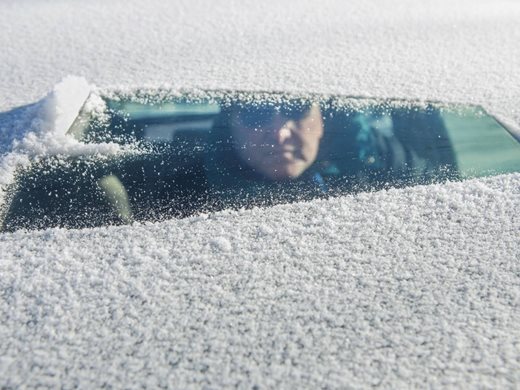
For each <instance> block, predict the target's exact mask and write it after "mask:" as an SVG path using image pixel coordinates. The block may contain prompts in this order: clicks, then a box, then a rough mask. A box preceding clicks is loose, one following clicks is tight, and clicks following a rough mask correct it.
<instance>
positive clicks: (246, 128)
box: [231, 105, 323, 180]
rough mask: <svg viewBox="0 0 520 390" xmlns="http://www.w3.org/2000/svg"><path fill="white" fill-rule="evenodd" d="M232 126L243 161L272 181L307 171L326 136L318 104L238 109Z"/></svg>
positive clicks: (293, 176)
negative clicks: (298, 107)
mask: <svg viewBox="0 0 520 390" xmlns="http://www.w3.org/2000/svg"><path fill="white" fill-rule="evenodd" d="M231 127H232V135H233V138H234V140H235V143H236V147H237V152H238V155H239V156H240V158H241V159H242V160H243V161H244V162H245V163H246V164H247V165H249V167H251V168H252V169H254V170H255V171H256V172H257V173H260V174H261V175H263V176H265V177H267V178H268V179H271V180H283V179H292V178H296V177H298V176H300V175H301V174H302V173H303V172H305V170H306V169H307V168H308V167H309V166H310V165H311V164H312V163H313V162H314V160H315V159H316V156H317V154H318V150H319V145H320V140H321V137H322V136H323V119H322V115H321V111H320V108H319V106H318V105H311V106H309V107H306V108H300V109H297V108H296V109H295V108H291V109H284V107H282V108H275V107H272V106H271V107H262V106H259V107H255V108H250V107H245V108H237V109H236V110H235V111H234V112H233V115H232V126H231Z"/></svg>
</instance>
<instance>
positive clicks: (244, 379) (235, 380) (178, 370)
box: [0, 174, 520, 388]
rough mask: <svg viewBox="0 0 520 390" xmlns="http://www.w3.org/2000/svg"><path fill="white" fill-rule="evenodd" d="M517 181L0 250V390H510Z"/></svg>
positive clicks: (517, 267)
mask: <svg viewBox="0 0 520 390" xmlns="http://www.w3.org/2000/svg"><path fill="white" fill-rule="evenodd" d="M519 207H520V174H513V175H508V176H499V177H494V178H488V179H480V180H471V181H467V182H464V183H450V184H444V185H432V186H421V187H415V188H407V189H402V190H389V191H381V192H377V193H368V194H361V195H358V196H351V197H343V198H338V199H331V200H327V201H315V202H311V203H302V204H294V205H283V206H277V207H273V208H271V209H265V210H262V209H254V210H248V211H241V212H225V213H218V214H215V215H208V216H202V217H197V218H190V219H185V220H179V221H169V222H164V223H160V224H145V225H134V226H126V227H117V228H97V229H88V230H83V231H70V230H69V231H68V230H63V229H51V230H47V231H42V232H16V233H12V234H3V235H2V240H0V253H1V254H2V261H1V262H0V274H1V275H2V278H0V290H1V291H3V294H2V298H1V299H0V313H2V318H3V320H2V325H1V333H2V337H1V338H0V350H1V351H2V356H1V358H0V359H1V360H0V361H1V364H0V385H3V386H6V387H37V386H43V385H46V386H49V387H60V386H63V387H74V386H78V385H79V387H88V388H98V387H101V386H107V387H116V388H123V387H134V386H135V387H159V386H164V387H176V388H187V387H204V386H205V384H211V387H215V388H220V387H223V388H224V387H225V388H227V387H235V386H238V387H244V388H252V387H254V386H255V385H256V386H258V387H260V388H264V387H269V388H271V387H275V388H288V387H293V386H294V385H295V384H298V385H299V387H306V388H323V387H329V388H345V387H367V386H369V385H373V386H376V385H381V386H382V387H385V388H386V387H391V388H403V387H404V388H408V387H446V386H447V387H468V386H469V387H485V388H508V387H515V385H516V384H517V383H518V382H519V381H520V376H519V375H520V362H519V360H518V356H519V355H520V350H519V347H520V344H519V343H518V341H519V340H520V327H519V326H518V324H519V323H520V311H519V310H518V305H519V303H520V289H519V286H520V250H519V245H518V233H519V232H520V215H519V214H518V213H517V212H515V210H518V209H519Z"/></svg>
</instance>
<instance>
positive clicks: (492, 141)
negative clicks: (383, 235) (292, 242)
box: [2, 93, 520, 231]
mask: <svg viewBox="0 0 520 390" xmlns="http://www.w3.org/2000/svg"><path fill="white" fill-rule="evenodd" d="M88 106H89V105H88V104H86V105H85V107H88ZM69 134H70V136H71V137H75V138H77V139H78V140H81V141H82V142H85V143H101V142H115V143H118V144H121V145H124V146H126V148H125V149H124V151H123V152H121V153H120V154H118V155H116V156H69V157H67V156H49V157H48V158H45V159H40V160H39V161H37V162H34V163H33V164H32V165H31V166H30V167H29V168H28V169H24V170H23V171H21V172H20V173H19V174H18V176H17V179H16V183H14V184H13V186H12V187H11V189H10V197H9V199H10V201H9V202H7V203H6V205H5V207H4V212H3V215H4V218H3V225H2V229H3V230H4V231H12V230H16V229H19V228H27V229H35V228H46V227H53V226H61V227H69V228H82V227H91V226H102V225H112V224H123V223H131V222H133V221H159V220H164V219H169V218H183V217H188V216H192V215H195V214H199V213H208V212H214V211H219V210H223V209H228V208H231V209H240V208H250V207H254V206H272V205H275V204H280V203H290V202H295V201H305V200H311V199H315V198H326V197H330V196H337V195H344V194H352V193H356V192H360V191H374V190H380V189H388V188H391V187H403V186H409V185H418V184H428V183H434V182H441V181H446V180H461V179H465V178H470V177H480V176H487V175H495V174H501V173H508V172H518V171H520V144H519V143H518V142H517V141H516V140H515V139H514V138H513V137H512V136H511V134H509V133H508V131H507V130H506V129H505V128H504V127H502V126H501V125H500V123H499V122H497V120H495V119H494V118H493V117H492V116H490V115H488V114H487V113H486V112H485V111H484V110H483V109H482V108H479V107H471V106H463V105H453V104H440V103H424V102H421V103H413V102H406V101H395V100H370V99H356V98H345V97H330V96H310V97H309V96H306V97H297V96H296V97H295V96H287V95H283V94H275V93H272V94H268V93H264V94H261V93H257V94H245V93H235V94H230V93H222V94H220V95H219V94H218V93H214V94H209V95H204V94H201V95H196V96H188V95H182V94H180V95H177V96H166V97H165V96H150V95H141V96H137V95H136V96H124V95H121V96H118V95H116V94H114V95H111V96H108V97H104V98H103V109H102V110H99V109H97V110H90V111H89V110H88V109H87V108H84V109H83V111H82V112H81V113H80V116H79V117H78V118H77V120H76V121H75V122H74V124H73V125H72V127H71V128H70V130H69ZM129 146H130V147H129Z"/></svg>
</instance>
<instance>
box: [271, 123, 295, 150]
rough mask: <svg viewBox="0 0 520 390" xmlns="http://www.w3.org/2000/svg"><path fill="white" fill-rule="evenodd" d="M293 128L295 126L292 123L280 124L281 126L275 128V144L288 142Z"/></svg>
mask: <svg viewBox="0 0 520 390" xmlns="http://www.w3.org/2000/svg"><path fill="white" fill-rule="evenodd" d="M294 126H295V124H294V123H292V121H287V122H284V123H282V124H281V126H277V127H276V130H275V134H274V137H275V140H276V142H278V144H280V145H281V144H283V143H284V142H286V141H287V140H289V139H290V138H291V137H292V133H293V131H294Z"/></svg>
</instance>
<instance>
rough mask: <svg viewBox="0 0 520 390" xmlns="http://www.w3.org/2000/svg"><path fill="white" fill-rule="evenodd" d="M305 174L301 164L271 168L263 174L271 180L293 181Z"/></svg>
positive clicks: (263, 171)
mask: <svg viewBox="0 0 520 390" xmlns="http://www.w3.org/2000/svg"><path fill="white" fill-rule="evenodd" d="M303 172H305V168H302V167H301V166H300V164H288V165H280V166H271V167H268V168H267V169H262V172H261V173H262V174H263V175H264V176H266V177H267V178H268V179H271V180H291V179H296V178H298V177H300V176H301V175H302V173H303Z"/></svg>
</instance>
